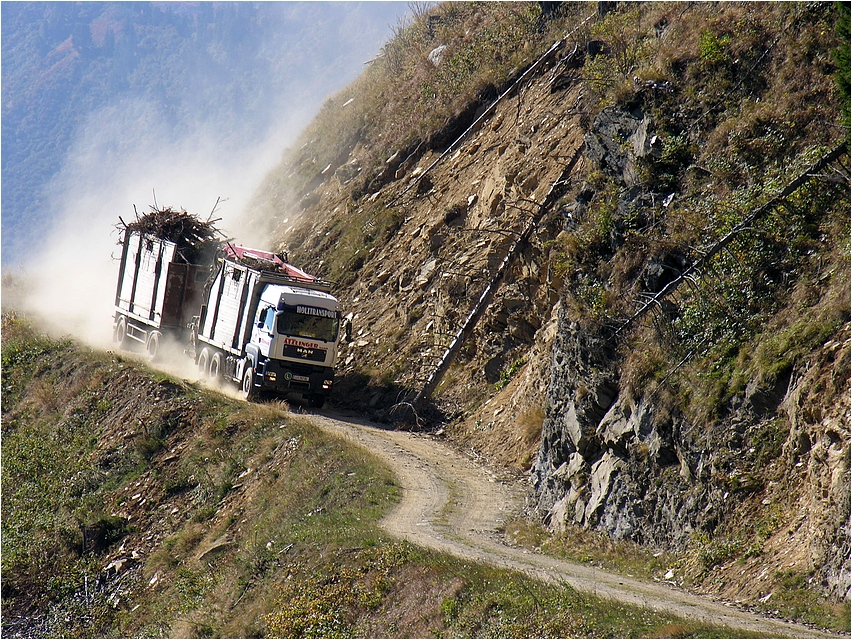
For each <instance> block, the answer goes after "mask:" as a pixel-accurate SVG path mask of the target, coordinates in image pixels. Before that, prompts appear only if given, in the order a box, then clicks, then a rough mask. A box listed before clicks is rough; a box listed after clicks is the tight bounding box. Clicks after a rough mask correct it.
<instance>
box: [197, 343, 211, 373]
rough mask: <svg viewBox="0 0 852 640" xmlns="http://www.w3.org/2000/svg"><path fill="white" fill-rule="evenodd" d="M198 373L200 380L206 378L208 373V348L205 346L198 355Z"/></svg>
mask: <svg viewBox="0 0 852 640" xmlns="http://www.w3.org/2000/svg"><path fill="white" fill-rule="evenodd" d="M198 373H199V375H200V376H201V379H202V380H207V378H208V376H209V375H210V350H209V349H207V347H205V348H204V349H202V350H201V353H200V354H199V355H198Z"/></svg>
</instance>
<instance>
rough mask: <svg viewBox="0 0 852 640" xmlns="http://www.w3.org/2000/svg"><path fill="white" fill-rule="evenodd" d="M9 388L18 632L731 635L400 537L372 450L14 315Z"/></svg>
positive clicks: (14, 623)
mask: <svg viewBox="0 0 852 640" xmlns="http://www.w3.org/2000/svg"><path fill="white" fill-rule="evenodd" d="M2 385H3V397H4V402H3V445H4V446H3V457H2V482H3V488H4V491H3V514H2V515H3V519H2V536H3V554H2V562H3V567H2V569H3V608H4V616H3V624H4V634H6V635H12V634H14V633H18V634H23V635H41V636H50V635H60V636H63V637H76V636H84V637H109V636H115V635H117V636H143V637H145V636H154V637H162V636H167V635H176V636H180V637H191V636H198V637H212V636H226V637H251V636H283V637H290V636H296V637H316V636H322V637H329V636H332V637H341V636H350V635H355V636H391V637H403V636H416V637H424V636H433V635H438V636H444V635H446V636H488V637H494V636H504V637H522V636H561V637H568V636H576V635H581V636H588V637H632V636H655V635H661V634H662V635H672V634H678V635H681V634H682V635H684V636H689V637H720V636H727V635H731V633H730V632H729V631H726V630H724V629H719V628H713V627H708V626H704V625H698V624H694V623H690V622H686V621H682V620H677V619H672V618H669V617H667V616H661V615H659V614H656V613H651V612H644V611H641V610H638V609H635V608H631V607H624V606H614V605H612V604H610V603H605V602H602V601H600V600H598V599H597V598H595V597H593V596H591V595H584V594H579V593H576V592H574V591H572V590H570V589H561V588H555V587H548V586H543V585H541V584H538V583H535V582H534V581H532V580H529V579H527V578H523V577H519V576H517V575H514V574H511V573H508V572H504V571H497V570H492V569H488V568H484V567H481V566H476V565H470V564H467V563H464V562H461V561H458V560H456V559H454V558H451V557H447V556H443V555H439V554H434V553H431V552H426V551H423V550H420V549H417V548H414V547H412V546H410V545H408V544H405V543H402V542H397V541H393V540H389V539H387V538H385V537H384V536H383V534H382V533H381V532H380V531H379V529H378V528H377V527H376V524H375V523H376V520H377V519H378V518H379V517H380V515H381V514H382V513H384V512H385V510H386V509H387V508H388V507H389V506H390V505H392V504H393V503H394V502H395V500H396V498H397V489H396V487H395V484H394V481H393V478H391V477H390V476H389V475H388V474H387V472H386V471H385V470H384V469H383V468H382V467H381V466H380V465H379V464H377V462H376V461H375V460H374V459H373V458H371V457H370V456H369V455H367V454H365V453H363V452H362V451H360V450H356V449H352V448H349V447H347V446H345V445H343V444H342V443H340V442H338V441H335V440H333V439H331V438H329V437H328V436H326V435H324V434H323V433H322V432H319V431H318V430H316V429H315V428H314V427H312V426H311V425H310V424H309V423H307V422H306V421H304V420H303V419H300V418H299V417H298V416H295V415H292V414H290V413H288V412H286V411H284V410H283V409H282V408H281V407H279V406H277V405H267V406H257V405H246V404H244V403H240V402H235V401H231V400H228V399H226V398H224V397H222V396H220V395H218V394H214V393H211V392H207V391H203V390H201V389H198V388H196V387H194V386H192V385H188V384H186V383H183V382H180V381H175V380H172V379H170V378H168V377H165V376H163V375H161V374H159V373H155V372H152V371H150V370H148V369H146V368H145V367H142V366H140V365H138V364H135V363H133V362H132V361H128V360H126V359H124V358H122V357H121V356H117V355H112V354H102V353H93V352H90V351H88V350H85V349H82V348H80V347H78V346H76V345H74V344H73V343H72V342H70V341H67V340H61V341H57V340H53V339H50V338H48V337H46V336H44V335H42V334H40V333H39V332H38V331H37V330H35V329H34V328H33V327H32V326H31V325H30V324H29V323H28V322H27V321H25V320H23V319H21V318H17V317H15V316H14V315H8V314H7V315H5V316H4V318H3V368H2ZM84 532H85V533H84Z"/></svg>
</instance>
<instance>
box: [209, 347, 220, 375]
mask: <svg viewBox="0 0 852 640" xmlns="http://www.w3.org/2000/svg"><path fill="white" fill-rule="evenodd" d="M209 373H210V379H211V380H217V379H218V378H219V376H220V375H221V374H222V354H221V353H214V354H213V356H212V357H211V358H210V371H209Z"/></svg>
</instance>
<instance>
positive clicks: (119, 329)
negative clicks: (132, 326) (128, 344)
mask: <svg viewBox="0 0 852 640" xmlns="http://www.w3.org/2000/svg"><path fill="white" fill-rule="evenodd" d="M126 335H127V322H126V321H125V319H124V318H123V317H122V318H119V319H118V325H117V326H116V327H115V341H116V342H117V343H118V346H119V347H121V346H123V345H124V337H125V336H126Z"/></svg>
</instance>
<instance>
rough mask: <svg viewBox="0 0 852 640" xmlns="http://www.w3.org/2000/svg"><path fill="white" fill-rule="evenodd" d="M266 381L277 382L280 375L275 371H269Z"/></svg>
mask: <svg viewBox="0 0 852 640" xmlns="http://www.w3.org/2000/svg"><path fill="white" fill-rule="evenodd" d="M266 379H267V380H269V381H270V382H275V381H276V380H277V379H278V374H277V373H275V372H274V371H267V372H266Z"/></svg>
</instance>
